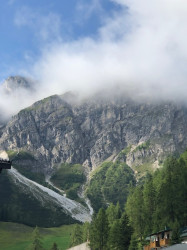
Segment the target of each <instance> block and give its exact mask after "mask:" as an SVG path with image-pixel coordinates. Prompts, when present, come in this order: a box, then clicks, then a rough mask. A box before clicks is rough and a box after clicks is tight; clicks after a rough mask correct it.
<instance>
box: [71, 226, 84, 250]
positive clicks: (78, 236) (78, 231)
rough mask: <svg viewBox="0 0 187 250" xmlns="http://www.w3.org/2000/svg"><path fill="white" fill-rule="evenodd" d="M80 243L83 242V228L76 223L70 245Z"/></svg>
mask: <svg viewBox="0 0 187 250" xmlns="http://www.w3.org/2000/svg"><path fill="white" fill-rule="evenodd" d="M81 243H83V230H82V227H81V226H80V225H78V224H76V225H75V227H74V228H73V231H72V234H71V239H70V247H73V246H76V245H79V244H81Z"/></svg>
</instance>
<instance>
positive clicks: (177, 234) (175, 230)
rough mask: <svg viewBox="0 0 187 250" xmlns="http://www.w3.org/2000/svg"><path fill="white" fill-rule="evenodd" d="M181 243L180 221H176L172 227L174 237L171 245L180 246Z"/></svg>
mask: <svg viewBox="0 0 187 250" xmlns="http://www.w3.org/2000/svg"><path fill="white" fill-rule="evenodd" d="M180 242H181V240H180V225H179V223H178V221H177V220H176V221H175V222H174V223H173V226H172V237H171V242H170V244H171V245H174V244H178V243H180Z"/></svg>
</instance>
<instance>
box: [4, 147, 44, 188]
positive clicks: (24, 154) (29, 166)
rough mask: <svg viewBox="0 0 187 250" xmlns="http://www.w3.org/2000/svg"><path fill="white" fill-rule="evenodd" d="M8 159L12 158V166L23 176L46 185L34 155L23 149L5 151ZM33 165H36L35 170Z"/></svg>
mask: <svg viewBox="0 0 187 250" xmlns="http://www.w3.org/2000/svg"><path fill="white" fill-rule="evenodd" d="M7 154H8V156H9V159H10V160H14V162H13V165H14V167H15V168H16V169H17V170H18V171H19V172H20V173H21V174H22V175H24V176H25V177H27V178H29V179H30V180H33V181H36V182H38V183H40V184H42V185H44V186H48V185H47V183H46V182H45V176H44V174H43V173H42V172H41V169H40V168H39V167H38V162H37V160H36V159H35V158H34V156H33V155H32V154H31V153H30V152H28V151H25V150H20V151H19V152H18V151H13V150H9V151H7ZM33 165H36V167H35V170H33Z"/></svg>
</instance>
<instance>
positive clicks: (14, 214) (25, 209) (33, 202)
mask: <svg viewBox="0 0 187 250" xmlns="http://www.w3.org/2000/svg"><path fill="white" fill-rule="evenodd" d="M0 190H1V192H0V221H11V222H18V223H23V224H26V225H30V226H36V225H38V226H43V227H51V226H59V225H62V224H71V223H74V222H75V220H74V219H72V218H71V216H70V215H67V214H65V213H64V211H63V210H62V209H61V208H59V207H54V206H53V208H52V207H50V204H49V205H48V206H43V205H42V203H41V202H39V201H38V200H37V199H36V198H35V197H34V196H32V194H30V195H28V194H27V193H26V192H24V191H23V189H22V187H19V186H17V185H16V184H15V183H14V182H13V181H12V180H11V179H10V177H9V175H8V174H7V171H2V173H1V178H0Z"/></svg>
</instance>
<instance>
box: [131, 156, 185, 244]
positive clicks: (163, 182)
mask: <svg viewBox="0 0 187 250" xmlns="http://www.w3.org/2000/svg"><path fill="white" fill-rule="evenodd" d="M186 156H187V152H185V153H184V154H183V155H181V157H180V158H179V159H176V158H173V157H172V158H169V159H167V160H166V162H165V163H164V167H163V168H162V169H160V170H157V171H156V172H155V174H154V175H153V176H152V175H150V174H148V175H147V177H146V179H145V182H144V184H140V185H138V186H137V187H135V188H133V189H132V190H131V194H130V195H129V197H128V199H127V203H126V212H127V215H128V216H129V219H130V224H131V226H132V227H133V229H134V233H135V235H136V238H137V239H140V241H142V240H143V238H144V237H145V236H147V235H149V234H150V233H154V232H157V231H159V230H163V229H164V227H165V226H168V227H170V228H174V227H176V226H174V225H178V228H180V227H183V226H185V225H187V213H186V211H187V200H186V197H187V186H186V180H187V157H186ZM176 235H177V233H176ZM176 239H177V236H176V237H175V239H174V240H173V241H176Z"/></svg>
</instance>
